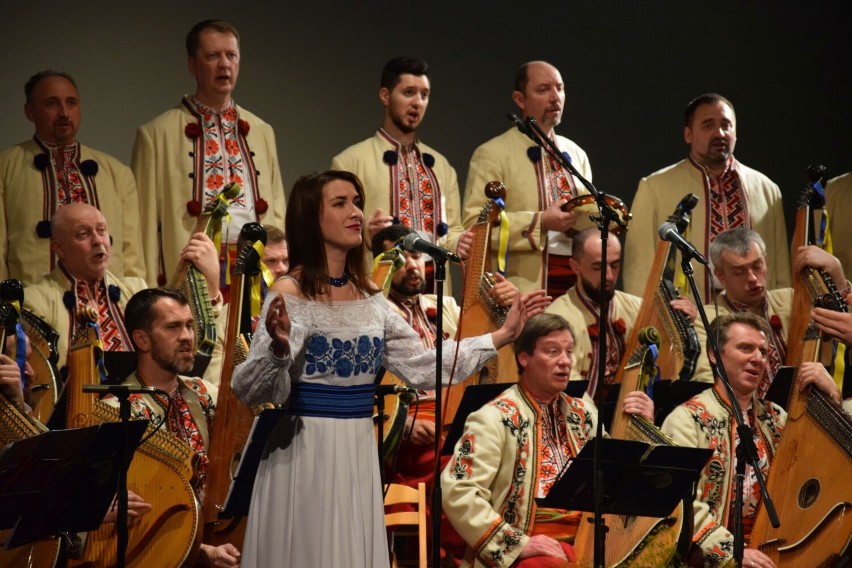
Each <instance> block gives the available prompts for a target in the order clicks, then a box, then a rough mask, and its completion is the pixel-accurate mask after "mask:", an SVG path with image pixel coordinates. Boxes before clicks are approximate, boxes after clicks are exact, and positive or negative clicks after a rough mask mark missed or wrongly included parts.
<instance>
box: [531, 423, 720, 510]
mask: <svg viewBox="0 0 852 568" xmlns="http://www.w3.org/2000/svg"><path fill="white" fill-rule="evenodd" d="M598 444H599V445H600V449H599V451H600V454H601V455H600V458H599V459H600V463H601V469H602V470H603V487H602V489H603V495H602V496H603V499H602V502H601V512H602V513H603V514H616V515H635V516H643V517H667V516H669V515H671V512H672V511H673V510H674V508H675V507H676V506H677V504H678V503H679V502H680V501H681V500H683V499H692V498H693V496H694V494H695V490H694V487H695V483H696V481H697V480H698V477H699V475H700V474H701V470H702V469H703V468H704V465H705V464H706V463H707V460H709V459H710V456H711V455H713V450H709V449H702V448H684V447H678V446H652V445H650V444H646V443H645V442H638V441H635V440H616V439H611V438H605V439H603V440H598V439H597V438H592V439H591V440H589V441H588V443H586V445H585V446H584V447H583V449H582V451H581V452H580V454H579V455H578V456H577V457H576V458H575V459H574V460H573V461H572V462H571V467H569V468H568V469H567V470H566V471H565V472H564V473H563V474H562V477H561V478H560V479H559V480H558V481H557V482H556V483H555V484H554V485H553V487H552V488H551V489H550V492H549V493H548V494H547V497H545V498H544V499H537V500H536V501H537V503H538V504H539V506H540V507H552V508H556V509H568V510H574V511H588V512H592V511H594V509H595V495H594V484H593V482H592V481H593V480H594V478H595V476H594V465H593V460H592V456H593V455H594V451H595V446H596V445H598Z"/></svg>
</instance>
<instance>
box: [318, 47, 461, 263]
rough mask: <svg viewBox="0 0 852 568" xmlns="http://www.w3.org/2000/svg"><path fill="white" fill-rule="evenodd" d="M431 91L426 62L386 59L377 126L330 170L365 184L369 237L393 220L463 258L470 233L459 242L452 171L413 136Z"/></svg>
mask: <svg viewBox="0 0 852 568" xmlns="http://www.w3.org/2000/svg"><path fill="white" fill-rule="evenodd" d="M430 94H431V83H430V81H429V65H428V64H427V63H426V62H425V61H422V60H420V59H416V58H413V57H395V58H394V59H391V60H390V61H388V62H387V63H386V64H385V66H384V68H383V69H382V77H381V85H380V88H379V101H381V103H382V106H383V107H384V109H385V110H384V119H383V120H382V126H381V127H380V128H379V130H378V131H377V132H376V134H375V135H374V136H372V137H370V138H368V139H366V140H364V141H362V142H359V143H358V144H355V145H354V146H350V147H349V148H347V149H345V150H344V151H343V152H341V153H340V154H338V155H337V156H335V157H334V159H333V160H332V161H331V169H333V170H345V171H349V172H352V173H354V174H355V175H357V176H358V179H360V180H361V183H362V184H363V185H364V194H365V197H366V202H365V203H364V207H363V209H364V215H365V216H370V217H369V218H368V220H367V239H368V240H370V241H372V239H373V236H374V235H375V234H376V233H377V232H378V231H380V230H381V229H383V228H384V227H387V226H389V225H391V223H393V222H394V221H396V222H399V223H402V224H403V225H405V226H407V227H411V228H412V229H414V230H415V231H417V232H418V233H420V235H421V236H423V237H427V238H428V240H430V241H431V242H433V243H437V244H439V245H441V246H443V247H447V248H449V249H450V250H454V251H457V252H458V254H459V256H461V257H462V258H466V257H467V254H468V252H469V243H470V237H468V238H467V239H465V241H464V243H459V238H460V237H461V234H462V225H461V204H460V197H461V196H460V192H459V184H458V179H457V178H456V171H455V170H454V169H453V167H452V166H451V165H450V163H449V162H448V161H447V159H446V158H444V156H442V155H441V154H440V153H438V152H437V151H436V150H434V149H433V148H430V147H429V146H426V145H425V144H423V143H422V142H421V141H420V140H419V139H418V137H417V129H418V128H419V127H420V124H421V123H422V122H423V118H424V117H425V116H426V109H427V108H428V106H429V97H430Z"/></svg>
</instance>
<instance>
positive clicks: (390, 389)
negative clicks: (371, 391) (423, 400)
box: [376, 385, 417, 396]
mask: <svg viewBox="0 0 852 568" xmlns="http://www.w3.org/2000/svg"><path fill="white" fill-rule="evenodd" d="M416 392H417V391H416V390H414V389H413V388H411V387H407V386H405V385H376V396H387V395H389V394H403V393H409V394H415V393H416Z"/></svg>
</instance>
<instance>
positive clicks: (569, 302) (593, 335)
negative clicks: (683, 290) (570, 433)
mask: <svg viewBox="0 0 852 568" xmlns="http://www.w3.org/2000/svg"><path fill="white" fill-rule="evenodd" d="M571 254H572V258H571V259H570V260H569V263H570V264H571V268H572V270H573V271H574V273H575V274H577V283H576V284H575V285H574V286H572V287H571V288H569V289H568V292H566V293H565V295H564V296H561V297H559V298H557V299H556V300H554V301H553V303H552V304H551V305H550V307H548V308H547V310H545V311H546V312H548V313H554V314H559V315H560V316H562V317H564V318H565V319H566V320H568V322H569V323H570V324H571V327H572V328H573V329H575V330H576V331H577V335H576V336H575V341H576V343H575V345H574V362H575V363H574V368H573V370H572V371H571V380H582V379H589V387H588V390H587V392H588V394H589V395H590V396H592V397H594V395H595V391H596V390H597V377H598V370H597V366H598V354H597V346H598V337H599V334H600V331H599V330H598V325H597V319H598V312H599V311H600V301H601V299H602V295H601V290H600V280H601V270H602V269H604V268H603V267H602V265H601V238H600V232H599V231H598V230H597V229H595V228H591V229H585V230H583V231H580V232H579V233H577V234H576V235H575V236H574V242H573V244H572V251H571ZM606 254H607V266H606V268H605V270H606V290H605V291H604V293H605V294H606V296H607V297H608V298H609V300H610V310H609V317H608V318H607V320H608V321H607V330H606V333H607V357H606V361H607V363H606V374H605V380H606V383H607V384H608V383H610V382H612V381H613V380H614V379H615V375H616V371H617V370H618V365H619V363H620V362H621V359H622V357H623V356H624V347H625V343H626V341H627V338H628V337H629V336H630V332H631V330H632V329H633V325H634V323H635V322H636V317H637V316H638V315H639V308H640V306H641V305H642V298H639V297H638V296H633V295H631V294H627V293H625V292H621V291H618V290H615V283H616V281H617V280H618V274H619V271H620V270H621V243H620V242H619V241H618V239H617V238H615V237H610V238H609V239H607V252H606ZM671 303H672V307H674V308H675V309H677V310H680V311H682V312H683V313H684V314H686V315H687V316H688V317H689V319H691V320H694V319H695V316H696V315H697V313H698V312H697V309H696V307H695V305H694V304H693V303H692V302H691V301H689V300H687V299H685V298H677V299H675V300H672V302H671Z"/></svg>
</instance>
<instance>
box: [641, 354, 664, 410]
mask: <svg viewBox="0 0 852 568" xmlns="http://www.w3.org/2000/svg"><path fill="white" fill-rule="evenodd" d="M648 353H650V354H651V361H648V366H647V367H645V368H646V369H649V370H650V369H653V371H652V372H653V376H651V377H650V378H649V379H648V384H647V386H646V387H645V394H647V395H648V396H649V397H650V398H652V399H653V398H654V383H656V382H657V381H659V380H660V367H658V366H657V357H658V356H659V354H660V350H659V349H657V345H656V344H655V343H652V344H651V345H649V346H648ZM643 367H644V365H643Z"/></svg>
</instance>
